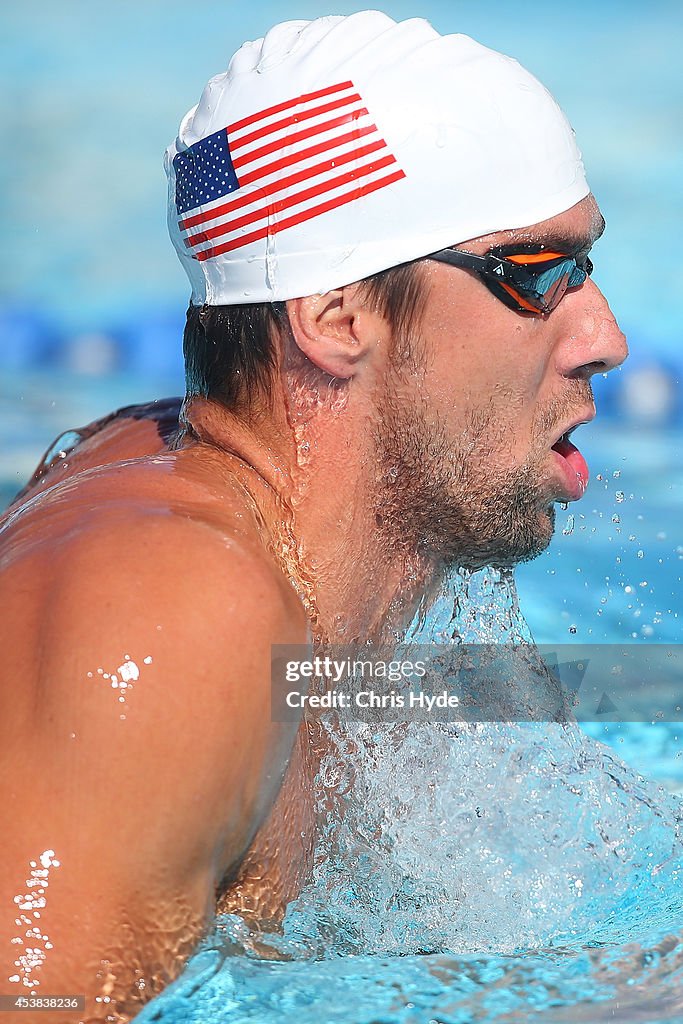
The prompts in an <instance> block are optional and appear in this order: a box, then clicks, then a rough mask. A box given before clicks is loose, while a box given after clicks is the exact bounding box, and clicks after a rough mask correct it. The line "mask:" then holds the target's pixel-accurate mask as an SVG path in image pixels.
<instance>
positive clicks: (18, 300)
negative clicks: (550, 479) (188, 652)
mask: <svg viewBox="0 0 683 1024" xmlns="http://www.w3.org/2000/svg"><path fill="white" fill-rule="evenodd" d="M382 6H383V9H384V10H385V11H386V12H387V13H389V14H391V15H392V16H393V17H395V18H404V17H411V16H415V15H418V16H422V17H426V18H428V19H429V20H431V21H432V23H433V24H434V26H435V27H436V28H437V29H438V30H440V31H441V32H456V31H461V32H466V33H468V34H471V35H473V36H474V37H475V38H477V39H478V40H480V41H481V42H483V43H485V44H487V45H490V46H492V47H494V48H496V49H499V50H502V51H503V52H507V53H510V54H512V55H513V56H515V57H517V58H518V59H519V60H520V61H521V62H522V63H523V64H524V65H526V66H527V67H528V68H529V69H530V70H531V71H533V72H534V73H535V74H536V75H537V76H538V77H539V78H540V79H541V80H542V81H543V82H545V83H546V84H547V85H548V87H549V88H550V89H551V91H552V92H553V93H554V94H555V96H556V97H557V99H558V100H559V102H560V104H561V106H562V107H563V108H564V109H565V111H566V112H567V114H568V116H569V119H570V121H571V122H572V124H573V125H574V128H575V129H576V132H577V135H578V139H579V143H580V146H581V148H582V150H583V153H584V158H585V162H586V165H587V169H588V174H589V179H590V181H591V184H592V187H593V190H594V192H595V193H596V195H597V197H598V200H599V202H600V204H601V206H602V209H603V212H604V214H605V216H606V218H607V222H608V231H607V233H606V235H605V237H604V239H603V240H602V241H601V242H600V243H599V244H598V246H597V248H596V251H595V264H596V271H595V278H596V280H597V282H598V283H599V285H600V286H601V287H602V289H603V291H604V292H605V293H606V295H607V296H608V298H609V299H610V302H611V304H612V306H613V308H614V309H615V311H616V313H617V314H618V317H619V319H620V321H621V323H622V326H623V327H624V329H625V330H626V332H627V334H628V336H629V341H630V345H631V350H632V357H631V359H630V361H629V363H628V364H627V366H626V368H624V369H623V370H620V371H617V372H616V373H614V374H612V375H610V377H609V378H608V379H607V380H604V381H603V380H598V381H597V385H596V392H597V394H598V402H599V413H600V414H601V415H602V426H600V425H599V424H595V425H594V426H592V427H591V428H584V431H586V430H588V431H590V432H591V433H590V436H589V434H588V433H586V437H588V443H587V445H586V443H585V442H584V444H583V445H582V447H585V448H586V451H587V454H588V455H589V461H591V469H592V470H593V469H595V474H594V477H599V478H598V479H597V482H596V479H595V478H594V480H593V481H592V485H591V486H592V490H591V492H589V495H588V496H587V498H586V499H585V500H584V502H582V504H581V506H578V507H577V508H579V509H580V512H579V513H577V520H576V523H575V524H572V523H570V522H569V519H568V517H567V516H565V518H564V519H562V515H563V514H562V513H561V514H560V518H561V519H562V522H561V523H560V525H561V527H562V530H561V531H560V533H559V542H558V544H557V545H556V546H555V549H554V550H553V552H551V554H550V555H548V556H544V559H545V560H544V559H541V560H539V562H537V563H534V566H532V567H528V568H523V569H522V570H521V571H520V574H519V579H520V586H521V588H522V590H523V591H524V590H525V588H526V593H527V600H528V602H529V603H530V604H531V605H532V606H533V605H534V602H535V607H536V611H535V612H534V613H533V614H532V618H534V615H535V619H534V624H535V627H536V630H537V633H538V634H539V636H538V638H539V639H542V640H547V639H548V635H549V634H548V633H544V629H545V628H546V625H547V626H548V629H549V630H550V631H551V632H552V629H551V626H552V623H546V622H545V619H544V615H545V614H546V613H545V606H546V604H547V602H545V601H543V600H540V599H539V593H538V592H539V587H541V588H542V589H543V590H545V589H547V588H545V587H544V582H545V581H546V577H547V575H548V574H551V575H556V573H557V570H558V565H559V567H560V569H562V565H564V563H562V562H561V561H560V562H558V559H560V560H561V559H562V557H563V553H564V557H565V562H566V559H567V555H569V556H570V558H578V559H579V560H581V559H583V560H584V561H585V557H586V556H585V552H584V551H583V548H581V547H580V546H581V545H584V546H585V538H582V537H581V536H579V534H580V533H581V531H583V532H584V533H592V534H593V535H595V536H594V539H593V540H592V541H591V544H592V547H591V548H590V553H591V557H594V556H596V553H597V551H598V546H597V545H598V543H599V542H601V541H602V543H603V546H604V549H605V552H606V554H605V555H604V557H603V556H600V557H599V558H598V563H597V565H598V567H597V568H596V567H595V566H594V568H593V575H594V578H593V579H592V581H590V587H589V589H590V590H591V591H593V590H595V588H596V587H597V588H598V589H600V587H603V584H604V579H605V577H607V579H608V583H610V581H611V582H613V581H614V580H619V581H620V582H619V586H620V588H621V591H620V592H621V596H622V597H623V592H624V588H625V587H627V586H630V585H631V583H630V582H629V580H630V576H629V574H628V573H627V572H626V570H625V569H624V567H623V566H624V558H625V559H626V561H627V562H628V558H630V557H631V555H632V560H633V562H634V564H635V559H637V558H638V557H640V558H641V559H642V558H647V557H649V555H650V554H652V556H653V559H654V556H655V555H656V556H657V559H659V561H657V560H656V559H654V564H655V566H656V567H659V568H655V570H653V571H657V572H659V574H660V576H659V577H658V578H660V577H661V578H662V581H663V582H662V583H661V585H660V589H659V590H658V591H655V593H654V596H653V599H652V604H653V607H652V610H651V613H648V615H647V616H646V617H647V620H648V623H650V626H651V627H652V629H653V630H654V632H653V633H652V634H645V635H646V636H654V637H655V638H656V637H657V636H659V635H661V630H660V631H659V632H658V629H656V628H655V627H659V626H661V624H662V621H663V619H664V620H666V617H667V614H668V615H669V619H668V620H667V621H669V622H670V623H671V622H673V621H674V619H676V620H677V619H678V606H677V605H676V602H677V601H678V602H680V589H681V588H680V582H679V576H678V573H679V571H680V562H681V557H683V556H682V553H683V547H680V545H681V542H683V537H681V536H680V527H679V525H678V521H679V519H680V516H679V514H678V510H679V509H680V495H681V473H680V470H679V467H678V462H679V453H680V450H681V442H682V441H683V432H682V427H681V423H682V420H683V403H682V402H681V389H680V385H679V378H680V368H681V363H683V352H682V351H681V346H680V336H681V331H680V317H679V304H680V299H681V293H682V292H683V261H682V260H681V259H680V257H679V255H678V252H679V245H680V243H679V226H680V222H681V207H682V205H683V192H682V190H681V181H682V180H683V144H682V141H681V140H682V132H681V125H682V124H683V117H682V114H683V75H681V53H682V52H683V31H682V28H683V5H682V4H681V3H680V0H655V2H650V3H648V4H647V5H646V4H642V3H635V2H633V3H631V2H629V0H619V2H617V0H601V2H600V3H599V4H596V3H595V2H590V0H574V2H572V3H571V4H566V3H565V4H560V3H557V4H542V5H541V4H538V3H537V2H530V0H517V2H516V3H511V2H510V0H487V2H485V3H483V2H477V0H427V2H425V0H422V2H421V3H419V4H417V3H415V0H384V3H383V5H382ZM361 8H362V4H360V5H359V4H358V3H356V4H353V3H340V2H335V3H334V4H327V3H324V2H323V0H296V2H295V0H291V2H286V3H285V2H268V0H261V2H258V3H252V4H244V3H238V2H235V0H223V2H218V0H192V2H186V3H181V2H178V0H163V2H162V0H146V2H140V0H135V2H134V0H118V2H117V3H116V4H92V3H86V2H85V0H83V2H81V0H60V3H58V4H55V3H50V2H49V0H24V2H22V3H21V4H16V5H12V6H10V5H7V4H5V5H3V8H2V13H0V81H1V85H2V88H1V89H0V105H1V111H0V112H1V117H2V127H3V158H2V163H1V165H0V220H1V222H2V225H3V232H2V237H3V242H2V256H1V258H2V268H1V272H0V381H1V383H0V400H2V410H1V412H0V507H1V506H2V505H4V504H5V503H6V502H7V501H8V500H9V499H10V497H11V496H12V494H13V493H14V492H15V491H16V490H17V489H18V487H19V486H20V485H21V484H22V483H23V482H24V480H25V479H26V478H27V476H28V475H30V473H31V471H32V469H33V467H34V465H35V463H36V461H37V459H38V457H39V456H40V454H41V452H42V451H43V450H44V449H45V447H46V446H47V445H48V443H49V442H50V441H51V439H52V438H53V437H54V436H55V435H56V434H58V433H59V432H60V431H62V430H65V429H67V428H69V427H73V426H78V425H82V424H83V423H84V422H87V421H88V420H90V419H92V418H94V417H95V416H98V415H102V414H104V413H105V412H107V411H109V410H110V409H111V408H114V407H116V406H117V405H122V404H126V403H128V402H133V401H137V400H145V399H149V398H152V397H159V396H161V395H163V394H170V393H176V394H177V393H180V392H181V391H182V359H181V335H182V325H183V322H184V310H185V306H186V303H187V297H188V285H187V283H186V280H185V277H184V274H183V273H182V271H181V269H180V266H179V264H178V263H177V261H176V258H175V255H174V253H173V251H172V248H171V245H170V242H169V241H168V239H167V235H166V225H165V216H166V196H165V178H164V174H163V169H162V155H163V152H164V149H165V147H166V146H167V144H168V143H169V142H170V141H171V139H172V138H173V137H174V136H175V133H176V130H177V125H178V123H179V120H180V117H181V116H182V115H183V114H184V113H185V111H186V110H187V109H188V108H189V107H190V106H192V105H193V104H194V103H195V102H196V101H197V99H198V98H199V95H200V92H201V90H202V88H203V85H204V83H205V81H206V80H207V78H208V77H209V76H210V75H211V74H215V73H217V72H219V71H222V70H224V69H225V67H226V66H227V63H228V60H229V58H230V55H231V54H232V52H233V51H234V50H235V49H236V48H237V46H238V45H239V44H240V43H241V42H242V41H244V40H245V39H248V38H255V37H257V36H259V35H262V34H263V33H264V31H266V30H267V29H268V28H269V27H270V26H271V25H272V24H274V23H275V22H277V21H282V20H287V19H291V18H313V17H316V16H318V15H321V14H328V13H342V14H343V13H351V12H353V11H355V10H358V9H361ZM519 130H520V131H521V132H526V131H529V132H532V131H534V125H524V124H521V125H520V126H519ZM583 436H584V435H583V433H582V437H583ZM590 438H593V440H591V439H590ZM591 446H593V448H594V451H592V453H591ZM591 454H592V458H591ZM622 463H625V465H622ZM600 470H602V472H600ZM615 472H616V474H617V476H616V477H615V476H614V475H613V474H614V473H615ZM622 472H623V474H624V479H625V480H626V483H625V484H624V482H623V480H622V481H621V483H619V482H618V477H619V474H621V473H622ZM629 472H630V474H631V476H630V477H629ZM619 494H621V497H618V495H619ZM591 495H592V496H593V497H592V498H591ZM629 502H630V505H629ZM643 502H644V503H645V504H644V506H643ZM584 505H585V508H584V507H583V506H584ZM617 506H618V507H617ZM644 513H645V514H644ZM614 515H617V522H614V520H613V516H614ZM629 515H631V517H632V519H633V522H629ZM648 516H649V518H648ZM591 517H593V518H591ZM638 517H640V518H638ZM565 520H566V522H565ZM581 520H583V522H581ZM643 523H645V525H643ZM648 524H649V525H648ZM646 526H647V530H649V533H647V532H646ZM622 534H623V536H622ZM650 534H651V536H650ZM662 534H663V535H664V540H662V539H661V535H662ZM627 537H629V538H630V537H634V541H628V540H627ZM658 537H659V538H660V539H659V541H658V540H657V538H658ZM643 538H644V540H645V541H648V543H649V547H648V544H645V547H643V544H644V541H643ZM657 543H659V544H660V545H663V547H662V548H661V550H659V549H657ZM576 544H578V545H579V547H580V550H579V551H578V553H577V552H575V551H574V548H573V547H572V545H576ZM629 544H630V545H631V546H630V547H629ZM634 544H635V547H634ZM620 545H621V546H622V547H623V548H624V551H625V552H626V554H625V555H624V557H622V556H621V555H619V554H618V552H619V551H620V550H621V548H620ZM640 550H643V551H644V554H643V555H642V556H638V555H637V551H640ZM572 552H574V553H572ZM660 555H663V557H661V558H660ZM548 559H550V561H548ZM553 559H554V561H553ZM600 559H602V561H600ZM615 559H617V562H616V565H617V566H621V568H616V567H615ZM641 568H642V565H639V566H637V569H638V570H640V569H641ZM608 570H612V575H611V577H610V575H609V571H608ZM596 573H597V575H596ZM634 573H635V575H638V574H640V575H642V573H638V572H635V570H634ZM635 575H634V579H633V581H632V584H633V589H632V591H631V592H636V593H638V590H637V588H638V587H640V584H641V583H642V582H643V580H645V581H646V582H647V583H648V587H650V586H651V584H650V581H649V580H647V579H646V577H645V576H644V575H643V580H636V579H635ZM650 575H651V576H652V573H651V574H650ZM584 582H585V580H582V581H581V587H584ZM575 583H576V580H575V578H574V568H572V570H571V573H570V574H567V573H566V572H565V576H564V582H563V584H562V592H563V595H564V600H565V604H566V597H567V593H569V592H570V591H571V590H572V587H573V586H574V584H575ZM553 585H554V586H555V585H556V581H554V583H553ZM584 589H585V588H584ZM579 596H580V595H579ZM612 597H613V595H610V600H612ZM642 597H643V595H641V598H642ZM577 599H578V598H577ZM597 601H598V598H597V597H596V598H595V602H596V603H595V607H594V606H593V605H591V606H590V608H587V610H586V618H585V622H586V623H591V624H592V626H595V625H596V624H597V622H598V618H597V617H596V615H597V613H598V612H600V609H599V607H598V605H597ZM626 603H628V602H626ZM659 604H661V605H662V609H658V608H656V607H654V606H655V605H659ZM664 606H666V610H664ZM625 607H626V604H624V608H625ZM638 607H642V600H641V604H640V605H637V604H636V606H632V608H631V611H634V610H637V608H638ZM532 611H533V609H532ZM655 612H658V613H659V622H658V623H657V622H654V619H655V617H656V616H655ZM580 614H581V610H580V609H579V610H575V609H574V608H573V607H570V610H569V611H567V612H566V617H567V619H568V622H567V623H566V624H564V625H563V631H564V627H565V625H566V629H570V628H571V626H572V625H574V626H577V622H575V620H580ZM556 621H557V620H556V619H553V623H556ZM615 621H616V620H615ZM619 621H620V622H622V623H623V621H624V620H623V618H621V619H620V620H619ZM632 625H633V623H632V622H629V623H628V626H627V627H626V628H627V632H626V634H625V635H629V634H630V633H632V632H633V630H632V629H631V626H632ZM641 626H642V623H638V624H637V630H636V632H637V635H638V636H641V635H642V632H641ZM581 628H582V627H581V622H580V621H579V622H578V626H577V629H575V632H577V630H578V633H579V636H578V637H577V639H584V640H585V639H586V636H585V630H584V636H581V635H580V634H581ZM586 628H589V627H588V626H587V625H586ZM615 628H616V627H615ZM677 629H678V627H677V624H676V629H675V630H673V632H674V633H676V635H677ZM670 633H671V631H669V633H666V636H669V634H670ZM634 635H635V634H634ZM551 639H552V638H551Z"/></svg>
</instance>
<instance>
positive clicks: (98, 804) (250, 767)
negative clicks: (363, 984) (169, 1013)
mask: <svg viewBox="0 0 683 1024" xmlns="http://www.w3.org/2000/svg"><path fill="white" fill-rule="evenodd" d="M103 534H106V536H104V535H103ZM65 557H67V558H68V559H69V560H70V564H71V570H72V571H71V574H70V576H69V578H68V580H67V582H62V578H61V577H60V576H59V574H58V575H57V576H56V579H55V583H54V585H53V587H52V591H51V593H50V600H49V604H48V605H47V607H46V610H45V612H44V615H43V620H42V622H41V625H40V636H39V637H38V644H39V645H40V647H41V650H42V654H41V657H42V662H43V664H42V671H41V685H40V692H39V694H37V696H36V702H35V704H36V706H35V713H34V716H33V719H32V721H31V723H30V731H27V732H26V733H25V743H24V744H21V743H19V744H15V755H14V760H13V764H14V771H15V774H16V780H17V782H16V790H15V792H16V800H15V803H14V806H13V807H12V808H10V815H9V816H8V820H12V821H13V822H14V825H15V827H14V835H13V840H12V843H11V858H12V864H13V870H14V872H15V873H16V876H17V888H16V889H15V890H14V891H15V892H20V891H22V888H21V887H22V886H23V885H24V884H25V882H26V880H27V879H28V877H29V875H28V874H27V871H29V870H30V869H29V861H30V860H34V861H35V860H37V859H39V858H40V855H41V854H43V853H44V852H45V851H46V850H48V849H51V850H54V857H55V858H56V859H58V860H59V862H60V864H59V867H55V868H51V869H50V870H51V875H50V880H49V889H48V890H47V904H46V907H45V909H44V911H43V916H42V919H41V927H43V928H44V931H45V934H47V935H49V939H50V943H51V948H50V949H49V950H48V951H47V959H46V960H45V963H44V966H43V967H42V968H41V990H42V991H43V992H50V993H53V992H86V993H87V994H88V996H89V998H90V1006H91V1007H92V1005H93V1004H92V999H93V997H94V995H95V993H96V992H97V993H98V994H99V995H100V996H102V995H103V994H105V995H106V994H109V995H110V997H111V998H112V999H114V998H116V999H117V1000H119V1005H120V1008H121V1009H122V1010H124V1017H123V1018H122V1019H127V1017H126V1016H125V1013H126V1012H127V1013H131V1012H134V1007H135V1005H136V999H137V998H138V997H139V998H141V999H142V1000H146V999H148V998H150V996H151V995H152V994H154V993H156V992H157V991H159V990H160V989H161V988H163V987H164V985H165V984H166V983H167V982H168V981H169V980H171V979H172V978H173V977H174V976H175V975H176V974H177V973H178V971H179V970H180V968H181V966H182V963H183V961H184V960H185V959H186V957H187V956H188V955H189V954H190V952H191V950H192V948H193V946H194V945H195V944H196V942H197V940H198V939H199V938H200V936H201V934H202V932H203V930H205V928H206V926H207V923H208V922H209V920H210V917H211V915H212V912H213V908H214V905H215V890H216V887H217V885H218V884H219V882H220V881H221V880H222V879H223V878H224V877H225V875H226V874H229V873H230V872H231V870H233V869H236V868H237V866H238V865H239V862H240V859H241V857H242V856H243V854H244V852H245V851H246V849H247V848H248V846H249V843H250V842H251V839H252V838H253V835H254V833H255V832H256V830H257V828H258V826H259V825H260V823H261V822H262V821H263V819H264V817H265V816H266V814H267V811H268V809H269V807H270V804H271V802H272V800H273V799H274V797H275V795H276V793H277V790H278V788H279V785H280V782H281V779H282V775H283V772H284V768H285V765H286V761H287V758H288V756H289V751H290V749H291V745H292V742H293V739H294V734H295V731H296V723H291V724H289V725H287V726H283V725H277V724H273V723H272V722H271V716H270V703H269V702H270V645H271V643H274V642H280V643H283V642H284V643H300V642H304V641H305V639H306V632H305V626H304V616H303V613H302V611H301V608H300V606H299V603H298V599H297V598H296V596H295V595H294V593H293V591H291V588H289V586H288V585H287V584H286V583H285V582H284V580H281V579H279V578H278V577H277V575H276V574H274V570H273V569H271V568H270V567H269V566H267V565H265V564H264V556H263V555H262V554H260V553H258V554H255V553H251V554H250V553H248V552H245V551H244V550H241V549H240V548H239V547H237V546H235V545H234V543H233V542H231V541H229V540H225V539H224V538H220V537H218V538H217V537H216V535H215V532H214V531H213V530H209V529H208V528H207V527H204V526H201V525H199V526H198V525H196V524H194V523H192V522H188V521H183V520H182V519H180V518H179V517H166V518H165V519H164V518H162V517H154V516H152V517H150V522H148V523H145V521H144V519H143V518H142V517H138V519H137V520H135V521H133V522H126V521H123V520H122V521H121V522H119V523H109V524H108V525H107V527H106V530H103V531H101V532H100V531H99V530H96V531H93V532H92V533H91V534H87V535H86V536H85V537H81V538H80V539H78V540H76V541H75V542H72V543H71V546H70V550H68V551H67V552H66V554H65ZM121 666H124V668H123V669H122V668H121ZM125 666H127V667H125ZM122 682H124V683H126V684H127V685H126V686H124V687H122V686H121V683H122ZM114 684H116V685H114ZM121 697H124V700H121ZM15 738H16V737H15ZM6 852H7V853H8V854H9V852H10V851H6ZM7 863H8V862H7V861H6V864H7ZM4 912H5V913H6V908H4ZM11 913H14V911H11ZM0 934H2V935H6V930H5V929H4V928H3V925H2V923H0ZM16 934H21V929H19V930H18V931H16ZM5 952H6V947H5V949H4V950H3V955H4V953H5ZM4 966H5V964H4V963H3V964H2V967H3V968H4ZM98 975H99V979H98ZM140 982H143V985H142V987H140V989H139V991H138V988H137V987H136V986H137V985H139V983H140ZM5 987H6V986H5ZM100 1005H102V1004H100ZM138 1008H139V1006H138ZM65 1019H66V1018H65Z"/></svg>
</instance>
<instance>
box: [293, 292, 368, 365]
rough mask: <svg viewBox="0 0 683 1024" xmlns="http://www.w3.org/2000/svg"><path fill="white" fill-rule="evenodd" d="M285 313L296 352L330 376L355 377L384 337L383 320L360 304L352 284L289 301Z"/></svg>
mask: <svg viewBox="0 0 683 1024" xmlns="http://www.w3.org/2000/svg"><path fill="white" fill-rule="evenodd" d="M287 313H288V315H289V322H290V325H291V328H292V334H293V336H294V340H295V342H296V344H297V345H298V347H299V349H300V350H301V351H302V352H303V354H304V355H305V356H306V358H307V359H310V361H311V362H312V363H314V364H315V366H317V367H318V368H319V369H320V370H323V371H324V372H325V373H329V374H330V376H332V377H342V378H349V377H353V376H355V375H356V374H357V373H358V371H359V368H360V366H361V365H362V364H363V362H364V361H365V360H367V359H368V357H369V356H370V355H372V354H374V353H375V352H376V351H377V349H378V346H379V345H381V342H382V340H383V339H384V337H385V336H386V337H387V338H388V326H387V322H386V320H385V319H384V318H383V317H382V316H380V315H379V314H378V313H377V312H375V311H373V310H369V309H368V308H367V306H364V305H363V303H362V302H361V301H360V298H359V296H358V288H357V286H355V285H350V286H348V287H346V288H335V289H334V290H333V291H329V292H325V293H324V294H323V295H306V296H305V297H304V298H302V299H290V300H289V301H288V302H287Z"/></svg>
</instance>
